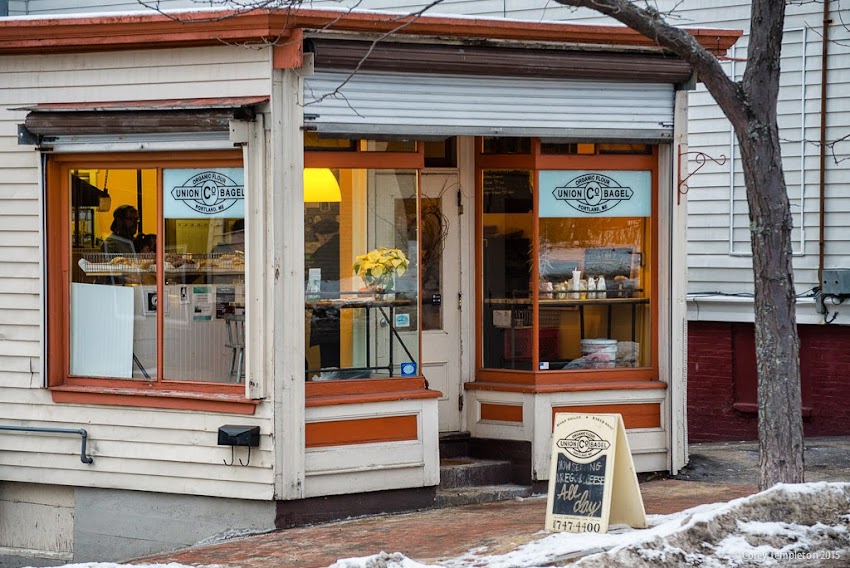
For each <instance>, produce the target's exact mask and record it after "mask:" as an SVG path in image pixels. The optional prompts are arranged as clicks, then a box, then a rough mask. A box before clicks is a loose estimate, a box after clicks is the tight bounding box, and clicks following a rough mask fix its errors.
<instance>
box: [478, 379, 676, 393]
mask: <svg viewBox="0 0 850 568" xmlns="http://www.w3.org/2000/svg"><path fill="white" fill-rule="evenodd" d="M594 381H595V379H594ZM463 388H464V390H481V391H496V392H513V393H527V394H551V393H559V392H590V391H613V390H617V391H636V390H664V389H666V388H667V383H662V382H661V381H643V382H636V381H616V382H615V381H611V382H585V383H564V384H556V385H525V384H518V383H497V382H484V381H475V382H470V383H464V385H463Z"/></svg>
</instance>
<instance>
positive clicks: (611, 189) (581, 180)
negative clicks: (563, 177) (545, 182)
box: [552, 173, 634, 214]
mask: <svg viewBox="0 0 850 568" xmlns="http://www.w3.org/2000/svg"><path fill="white" fill-rule="evenodd" d="M552 195H554V196H555V199H558V200H560V201H564V202H566V204H567V205H569V206H570V207H572V208H573V209H575V210H576V211H581V212H582V213H588V214H594V213H604V212H606V211H610V210H611V209H613V208H614V207H616V206H617V205H619V204H620V202H622V201H628V200H629V199H631V198H632V196H633V195H634V191H632V189H631V188H629V187H623V186H621V185H620V184H619V183H617V180H615V179H613V178H610V177H608V176H606V175H604V174H598V173H589V174H582V175H580V176H578V177H575V178H573V179H571V180H570V181H568V182H567V183H566V185H562V186H560V187H556V188H555V189H554V190H553V191H552Z"/></svg>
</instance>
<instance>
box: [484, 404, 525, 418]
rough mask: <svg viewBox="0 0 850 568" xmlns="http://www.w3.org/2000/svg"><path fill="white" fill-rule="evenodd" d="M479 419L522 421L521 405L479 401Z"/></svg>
mask: <svg viewBox="0 0 850 568" xmlns="http://www.w3.org/2000/svg"><path fill="white" fill-rule="evenodd" d="M481 420H497V421H499V422H522V406H514V405H510V404H490V403H486V402H482V403H481Z"/></svg>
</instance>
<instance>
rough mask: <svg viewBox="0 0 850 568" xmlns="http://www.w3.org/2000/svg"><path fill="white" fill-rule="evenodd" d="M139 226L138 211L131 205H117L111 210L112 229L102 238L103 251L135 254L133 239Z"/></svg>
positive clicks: (116, 253)
mask: <svg viewBox="0 0 850 568" xmlns="http://www.w3.org/2000/svg"><path fill="white" fill-rule="evenodd" d="M138 228H139V211H138V210H137V209H136V208H135V207H133V206H132V205H119V206H118V207H116V208H115V211H113V212H112V225H111V226H110V227H109V229H110V230H111V231H112V233H111V234H109V235H108V236H107V237H106V238H105V239H104V240H103V252H105V253H109V254H111V255H113V257H114V256H117V255H124V254H136V245H135V243H134V239H135V236H136V230H137V229H138Z"/></svg>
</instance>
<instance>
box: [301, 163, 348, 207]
mask: <svg viewBox="0 0 850 568" xmlns="http://www.w3.org/2000/svg"><path fill="white" fill-rule="evenodd" d="M340 201H342V192H341V191H340V189H339V183H338V182H337V181H336V177H334V174H333V172H331V171H330V170H329V169H328V168H304V202H305V203H327V202H340Z"/></svg>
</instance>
